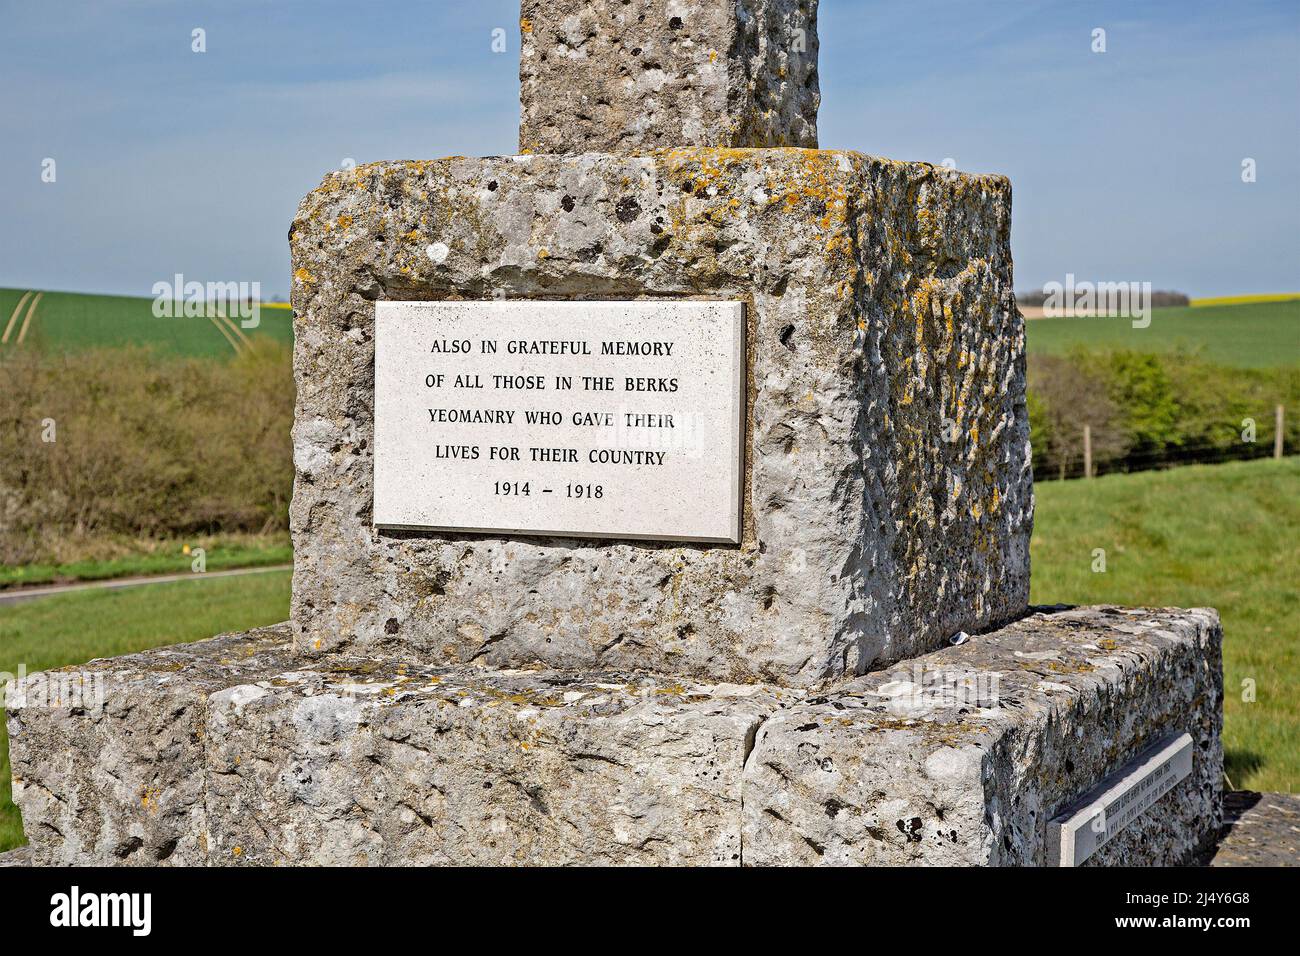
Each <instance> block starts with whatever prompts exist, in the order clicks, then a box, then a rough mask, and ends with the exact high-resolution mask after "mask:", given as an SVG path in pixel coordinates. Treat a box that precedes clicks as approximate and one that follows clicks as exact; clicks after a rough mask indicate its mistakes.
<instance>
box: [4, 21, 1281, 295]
mask: <svg viewBox="0 0 1300 956" xmlns="http://www.w3.org/2000/svg"><path fill="white" fill-rule="evenodd" d="M517 15H518V3H517V0H478V2H454V3H453V2H445V0H444V2H428V3H403V2H397V0H387V2H383V3H356V2H347V3H342V2H334V0H312V2H300V0H274V2H271V0H265V2H263V0H257V2H254V0H220V2H211V3H203V2H184V3H182V2H161V0H158V2H155V0H84V2H57V0H46V2H41V3H22V2H3V3H0V17H2V21H0V22H3V23H4V24H5V27H4V31H3V33H2V34H0V88H2V89H3V90H4V91H5V92H4V94H3V96H2V97H0V129H2V130H3V131H4V132H3V139H0V222H3V224H4V227H5V228H3V229H0V286H19V287H23V288H48V289H68V290H77V291H94V292H115V293H128V294H147V293H148V292H149V289H150V287H151V286H152V285H153V283H154V282H155V281H158V280H160V279H167V278H170V277H171V276H172V275H173V274H174V273H177V272H181V273H184V274H185V275H186V277H187V278H191V279H199V280H202V281H208V280H220V281H254V280H256V281H260V282H261V283H262V288H263V292H264V294H265V295H267V296H270V295H273V294H277V293H279V294H283V293H285V292H287V290H288V286H289V276H288V273H289V263H288V248H287V243H286V240H285V235H286V232H287V230H288V226H289V221H290V220H291V219H292V217H293V212H294V209H295V207H296V205H297V203H298V200H299V199H300V198H301V197H302V196H303V195H304V194H305V193H306V192H307V191H309V190H310V189H312V188H313V187H314V186H315V185H316V184H317V183H318V182H319V181H320V179H321V177H322V175H323V174H324V173H325V172H327V171H329V170H332V169H337V168H338V167H339V165H340V164H341V163H342V162H343V161H344V160H345V159H349V158H350V159H353V160H355V161H357V162H359V163H361V162H368V161H371V160H379V159H414V158H431V157H437V156H444V155H448V154H467V155H474V154H484V155H490V154H501V153H510V152H513V151H514V149H515V138H516V133H517V122H518V99H517V97H518V78H517V70H518V38H517V29H518V28H517ZM195 27H202V28H204V29H205V30H206V31H207V46H208V51H207V52H206V53H204V54H195V53H192V52H191V50H190V35H191V30H192V29H193V28H195ZM494 27H503V28H505V29H506V30H507V33H508V36H509V50H508V51H507V52H506V53H505V54H495V53H493V52H492V51H491V48H490V44H491V31H492V29H493V28H494ZM1095 27H1102V28H1104V29H1105V30H1106V41H1107V52H1106V53H1104V54H1097V53H1093V52H1092V51H1091V48H1090V47H1091V33H1092V30H1093V29H1094V28H1095ZM819 33H820V35H821V44H822V48H821V83H822V110H821V118H820V128H821V143H822V145H823V146H825V147H833V148H846V149H857V150H861V151H863V152H868V153H874V154H878V155H883V156H889V157H892V158H895V159H919V160H928V161H930V162H935V163H938V162H941V161H942V160H944V159H945V158H952V159H953V160H955V161H956V164H957V167H958V168H959V169H966V170H973V171H980V172H1000V173H1005V174H1007V175H1008V176H1010V177H1011V180H1012V183H1013V186H1014V196H1015V214H1014V222H1013V229H1012V247H1013V251H1014V254H1015V261H1016V285H1017V288H1019V289H1022V290H1024V289H1030V288H1036V287H1039V286H1041V285H1042V284H1043V283H1044V282H1046V281H1050V280H1057V281H1064V278H1065V274H1066V273H1067V272H1072V273H1074V274H1075V275H1076V276H1077V277H1078V278H1080V279H1093V280H1107V281H1118V280H1138V281H1150V282H1152V283H1153V284H1154V285H1155V286H1156V287H1157V288H1174V289H1180V290H1183V291H1185V292H1188V293H1190V294H1192V295H1199V296H1205V295H1227V294H1233V293H1248V292H1277V291H1300V2H1297V0H1288V2H1263V0H1254V2H1252V0H1244V2H1234V3H1211V2H1200V0H1183V2H1168V3H1166V2H1141V0H1130V2H1116V3H1111V2H1087V3H1086V2H1081V0H1080V2H1070V0H1044V2H1033V0H991V2H978V0H916V2H892V3H882V2H854V0H822V2H821V13H820V16H819ZM46 157H52V158H54V160H55V161H56V163H57V181H56V182H55V183H43V182H42V181H41V163H42V160H43V159H45V158H46ZM1245 157H1250V158H1253V159H1254V160H1255V161H1256V164H1257V181H1256V182H1254V183H1249V184H1247V183H1243V182H1242V181H1241V175H1240V173H1241V162H1242V160H1243V158H1245Z"/></svg>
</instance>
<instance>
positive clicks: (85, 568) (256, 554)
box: [0, 533, 293, 591]
mask: <svg viewBox="0 0 1300 956" xmlns="http://www.w3.org/2000/svg"><path fill="white" fill-rule="evenodd" d="M133 544H134V543H132V545H133ZM132 545H128V546H127V549H128V550H134V551H135V552H136V553H134V554H132V553H128V554H124V555H121V556H117V557H112V558H105V559H101V560H81V561H71V562H68V563H65V564H27V565H10V564H0V591H3V590H5V589H6V588H13V587H29V586H32V585H39V584H62V583H64V582H68V581H104V580H108V579H110V578H129V577H134V576H137V575H145V574H181V573H185V572H188V571H191V570H192V569H193V567H192V565H193V561H194V560H195V554H194V552H193V550H191V551H190V552H189V553H186V551H185V548H187V547H191V548H200V547H201V548H202V549H203V557H204V563H205V567H206V569H207V570H208V571H222V570H226V569H228V568H258V567H265V566H267V565H271V564H289V563H291V562H292V561H293V548H292V546H291V545H290V544H289V535H288V534H287V533H281V534H275V535H264V536H258V535H229V536H225V537H221V538H197V539H195V540H193V541H188V542H180V541H175V542H151V543H147V544H146V543H141V544H139V545H134V546H132Z"/></svg>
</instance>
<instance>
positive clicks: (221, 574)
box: [0, 564, 293, 605]
mask: <svg viewBox="0 0 1300 956" xmlns="http://www.w3.org/2000/svg"><path fill="white" fill-rule="evenodd" d="M292 570H293V565H292V564H273V565H269V566H267V567H263V568H235V569H234V570H231V571H203V572H201V573H200V572H195V571H186V572H185V573H183V574H153V575H145V576H142V577H135V578H113V579H112V580H109V581H83V582H81V583H79V584H52V585H50V586H49V587H39V588H15V589H13V590H8V591H0V605H3V604H17V603H18V602H19V601H30V600H33V599H35V598H39V597H49V596H50V595H53V594H74V593H76V592H77V591H99V590H104V589H105V588H134V587H139V586H140V585H142V584H166V583H168V582H169V581H193V580H196V579H206V578H233V577H237V576H239V575H241V574H267V573H269V572H271V571H292Z"/></svg>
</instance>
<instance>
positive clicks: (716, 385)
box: [374, 300, 745, 543]
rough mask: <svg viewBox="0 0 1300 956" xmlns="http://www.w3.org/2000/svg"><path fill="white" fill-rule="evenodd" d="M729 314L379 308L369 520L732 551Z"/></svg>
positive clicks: (734, 398)
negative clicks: (698, 544) (695, 544)
mask: <svg viewBox="0 0 1300 956" xmlns="http://www.w3.org/2000/svg"><path fill="white" fill-rule="evenodd" d="M744 335H745V331H744V306H743V304H742V303H739V302H687V301H680V300H675V301H633V302H532V301H509V302H380V303H377V304H376V306H375V442H374V466H375V472H374V478H375V484H374V523H375V525H376V526H377V527H382V528H407V529H433V530H440V531H475V532H487V533H501V534H536V535H561V536H569V537H583V538H587V537H599V538H653V539H663V540H672V541H705V542H720V543H736V542H739V540H740V508H741V505H740V482H741V471H742V466H743V454H744V445H743V442H742V440H741V433H742V426H743V416H744V408H745V400H744V394H745V385H744V375H745V344H744Z"/></svg>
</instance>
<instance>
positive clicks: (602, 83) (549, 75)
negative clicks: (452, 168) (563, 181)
mask: <svg viewBox="0 0 1300 956" xmlns="http://www.w3.org/2000/svg"><path fill="white" fill-rule="evenodd" d="M521 14H522V15H521V18H520V31H521V37H522V42H521V44H520V57H519V80H520V124H519V147H520V152H522V153H585V152H608V153H635V152H643V151H645V150H648V149H655V148H660V147H677V146H804V147H810V148H815V147H816V146H817V107H818V105H819V103H820V101H821V94H820V92H819V91H818V77H817V0H699V2H690V3H688V2H685V0H630V2H629V0H523V3H522V4H521Z"/></svg>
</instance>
